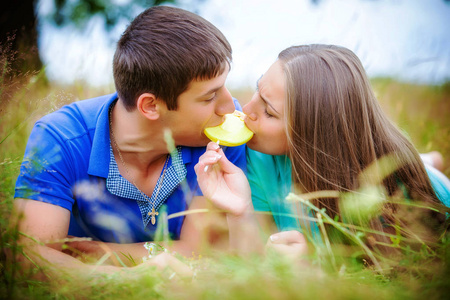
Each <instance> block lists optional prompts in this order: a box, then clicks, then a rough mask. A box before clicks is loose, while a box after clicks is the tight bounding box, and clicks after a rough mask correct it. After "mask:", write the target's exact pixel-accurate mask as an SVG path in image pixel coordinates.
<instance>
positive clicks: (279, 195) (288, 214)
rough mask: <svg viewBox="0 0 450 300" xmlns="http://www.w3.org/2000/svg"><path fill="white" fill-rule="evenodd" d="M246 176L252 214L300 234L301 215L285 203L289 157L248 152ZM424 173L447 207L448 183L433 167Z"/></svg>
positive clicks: (449, 198)
mask: <svg viewBox="0 0 450 300" xmlns="http://www.w3.org/2000/svg"><path fill="white" fill-rule="evenodd" d="M247 172H248V173H247V177H248V180H249V182H250V187H251V189H252V200H253V206H254V208H255V211H261V212H270V213H271V214H272V215H273V218H274V220H275V223H276V225H277V227H278V230H280V231H285V230H292V229H300V230H301V227H302V226H300V224H299V223H298V220H297V218H296V216H297V215H300V214H299V213H298V212H296V211H295V208H293V206H292V205H291V204H289V203H288V202H286V201H285V200H284V199H285V198H286V196H287V195H288V194H289V192H290V191H291V161H290V159H289V157H287V156H285V155H279V156H276V155H268V154H264V153H260V152H257V151H254V150H251V149H249V148H247ZM427 172H428V176H429V177H430V180H431V183H432V186H433V188H434V190H435V192H436V194H437V196H438V198H439V199H440V200H441V202H442V203H443V204H444V205H446V206H447V207H450V180H449V179H448V178H447V177H445V175H443V174H442V173H440V172H439V171H438V170H436V169H434V168H432V167H428V166H427ZM300 207H301V209H302V210H303V212H306V213H307V214H306V215H309V216H311V217H313V216H315V214H312V213H311V212H310V211H308V209H307V208H306V207H305V205H300ZM303 215H305V214H303ZM311 231H312V235H313V237H314V236H316V235H317V234H319V230H318V227H317V225H316V223H311ZM317 238H319V237H317ZM319 239H320V238H319Z"/></svg>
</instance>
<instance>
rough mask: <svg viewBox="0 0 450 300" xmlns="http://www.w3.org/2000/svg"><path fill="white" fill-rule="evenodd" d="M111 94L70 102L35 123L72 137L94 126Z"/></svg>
mask: <svg viewBox="0 0 450 300" xmlns="http://www.w3.org/2000/svg"><path fill="white" fill-rule="evenodd" d="M113 96H114V94H111V95H104V96H100V97H96V98H91V99H86V100H80V101H75V102H72V103H70V104H67V105H64V106H63V107H61V108H60V109H58V110H56V111H54V112H52V113H50V114H48V115H46V116H44V117H42V118H41V119H40V120H39V121H37V122H36V124H37V125H40V126H44V127H46V128H48V129H52V130H54V131H57V132H59V133H61V134H63V135H64V136H66V138H72V137H74V136H77V135H79V134H80V133H83V132H87V131H89V130H92V129H94V128H95V127H96V125H97V121H98V118H99V115H100V113H101V112H102V110H103V109H104V106H105V104H106V102H108V101H109V100H111V98H112V97H113Z"/></svg>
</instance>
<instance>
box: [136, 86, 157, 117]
mask: <svg viewBox="0 0 450 300" xmlns="http://www.w3.org/2000/svg"><path fill="white" fill-rule="evenodd" d="M136 105H137V109H138V111H139V112H140V113H141V114H142V115H144V116H145V117H146V118H147V119H149V120H157V119H158V118H159V117H160V114H161V105H162V102H161V101H160V100H158V99H157V98H156V97H155V95H153V94H151V93H144V94H142V95H140V96H139V98H138V100H137V103H136Z"/></svg>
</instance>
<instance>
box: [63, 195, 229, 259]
mask: <svg viewBox="0 0 450 300" xmlns="http://www.w3.org/2000/svg"><path fill="white" fill-rule="evenodd" d="M149 242H151V241H149ZM155 243H157V244H160V245H162V246H163V247H165V248H166V249H167V250H168V251H169V252H170V253H172V252H176V253H178V254H181V255H183V256H187V257H189V256H191V255H192V253H196V254H198V253H202V252H203V251H204V250H208V249H210V248H214V249H215V250H227V249H228V246H229V245H228V225H227V221H226V216H225V214H224V213H220V212H218V211H217V209H216V208H215V207H214V206H213V205H212V204H211V203H210V202H209V201H207V200H206V199H205V197H203V196H197V197H194V198H193V199H192V201H191V204H190V206H189V210H188V211H187V215H186V216H185V219H184V222H183V226H182V228H181V233H180V239H179V240H175V241H169V242H167V243H165V242H155ZM66 244H67V246H68V247H69V248H71V249H73V250H74V251H75V253H76V252H82V253H83V254H86V255H88V256H90V257H92V258H95V259H100V258H101V257H103V256H104V255H110V260H109V261H108V263H111V264H116V265H117V264H118V262H117V261H114V259H115V258H116V256H115V255H118V257H119V258H120V259H121V260H122V262H123V263H126V264H128V265H132V264H133V263H132V262H135V263H141V262H142V258H143V257H147V256H148V251H147V249H145V248H144V243H129V244H117V243H104V242H98V241H72V242H68V243H66ZM130 258H131V259H130Z"/></svg>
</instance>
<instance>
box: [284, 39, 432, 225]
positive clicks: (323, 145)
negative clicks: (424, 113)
mask: <svg viewBox="0 0 450 300" xmlns="http://www.w3.org/2000/svg"><path fill="white" fill-rule="evenodd" d="M278 58H279V60H280V61H281V62H282V64H283V66H284V67H283V68H284V74H285V78H286V81H287V84H286V86H287V87H286V89H287V91H286V92H287V101H286V105H285V114H286V116H287V117H286V128H287V135H288V147H289V156H290V158H291V161H292V178H293V181H294V186H295V188H296V189H297V191H299V192H301V193H309V192H315V191H323V190H333V191H342V192H347V191H356V190H358V189H359V188H360V187H361V185H362V184H363V182H362V181H364V182H371V180H372V179H371V178H370V177H371V176H375V177H376V176H378V175H377V174H367V175H365V178H364V177H361V174H364V173H363V170H365V169H366V168H367V167H368V166H369V165H371V164H374V163H375V164H376V163H377V161H378V160H379V159H380V158H382V157H385V156H387V155H389V156H390V157H391V158H393V159H394V160H395V163H396V164H397V165H398V168H397V169H396V170H395V172H393V173H391V174H389V175H388V176H386V177H385V178H384V180H383V182H382V184H383V185H384V188H385V191H386V192H387V194H388V195H389V196H392V195H394V194H395V193H399V191H400V192H401V194H402V195H403V196H404V197H406V198H409V199H412V200H413V199H420V200H422V201H426V202H428V203H439V200H438V198H437V197H436V194H435V193H434V191H433V188H432V186H431V183H430V180H429V178H428V176H427V173H426V170H425V167H424V165H423V163H422V161H421V159H420V156H419V154H418V152H417V150H416V149H415V147H414V146H413V145H412V143H411V142H410V141H409V140H408V139H407V138H406V137H405V136H404V135H403V134H402V133H401V131H400V130H399V129H398V128H397V127H396V126H395V125H394V124H393V123H392V122H391V121H390V120H389V119H388V117H387V116H386V115H385V113H384V112H383V111H382V109H381V107H380V105H379V104H378V101H377V99H376V97H375V95H374V92H373V90H372V87H371V84H370V81H369V79H368V77H367V75H366V73H365V70H364V68H363V66H362V64H361V62H360V60H359V59H358V57H357V56H356V55H355V54H354V53H353V52H352V51H350V50H348V49H346V48H343V47H339V46H332V45H308V46H294V47H290V48H288V49H286V50H284V51H282V52H281V53H280V54H279V57H278ZM380 172H382V170H381V171H380ZM313 203H314V204H315V205H316V206H318V207H319V208H326V209H327V213H328V214H329V215H331V216H332V217H334V216H335V215H341V211H340V208H339V201H337V199H336V198H325V199H316V200H314V201H313ZM384 208H385V209H384V215H383V217H384V221H386V222H388V223H389V222H393V220H392V215H393V212H394V211H395V207H394V206H392V205H385V206H384ZM388 212H390V213H388ZM379 219H380V218H376V219H375V220H372V222H371V225H372V227H375V228H378V229H380V230H382V227H386V226H385V224H381V222H380V221H379Z"/></svg>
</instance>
